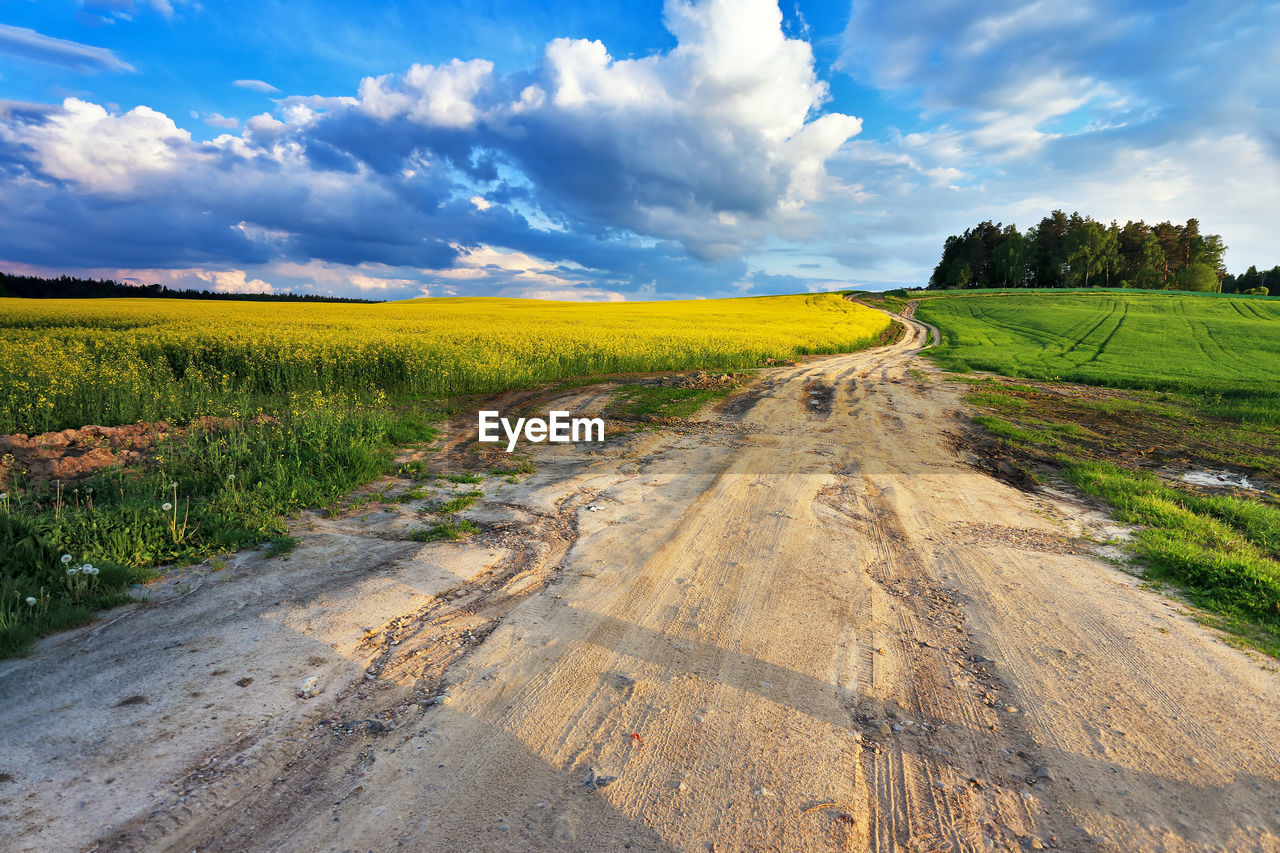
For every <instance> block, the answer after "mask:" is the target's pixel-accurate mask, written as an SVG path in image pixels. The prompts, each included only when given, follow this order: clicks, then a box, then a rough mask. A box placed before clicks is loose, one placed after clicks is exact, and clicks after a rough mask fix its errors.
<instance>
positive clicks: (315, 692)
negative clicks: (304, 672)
mask: <svg viewBox="0 0 1280 853" xmlns="http://www.w3.org/2000/svg"><path fill="white" fill-rule="evenodd" d="M323 692H324V686H323V685H322V684H320V677H319V676H318V675H313V676H311V677H310V678H308V679H307V680H306V681H304V682H302V686H301V687H299V688H298V698H299V699H312V698H315V697H316V696H319V695H320V694H321V693H323Z"/></svg>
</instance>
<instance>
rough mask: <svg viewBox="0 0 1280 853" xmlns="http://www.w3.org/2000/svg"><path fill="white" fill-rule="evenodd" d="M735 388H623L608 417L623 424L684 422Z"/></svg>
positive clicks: (641, 385) (724, 386) (639, 384)
mask: <svg viewBox="0 0 1280 853" xmlns="http://www.w3.org/2000/svg"><path fill="white" fill-rule="evenodd" d="M737 387H738V386H737V385H736V384H733V383H725V384H724V385H721V386H718V387H714V388H678V387H668V386H664V385H652V384H643V383H636V384H631V385H623V386H622V387H621V388H619V389H618V392H617V394H616V396H615V397H614V401H613V403H611V404H610V406H609V410H608V414H609V415H610V416H611V417H614V418H617V419H619V420H624V421H656V422H661V421H667V420H673V419H678V418H687V417H690V416H691V415H694V414H697V412H698V411H699V410H700V409H701V408H702V407H703V406H705V405H707V404H708V403H710V402H712V401H714V400H719V399H721V398H723V397H725V396H727V395H728V394H729V393H730V392H732V391H733V390H734V389H736V388H737Z"/></svg>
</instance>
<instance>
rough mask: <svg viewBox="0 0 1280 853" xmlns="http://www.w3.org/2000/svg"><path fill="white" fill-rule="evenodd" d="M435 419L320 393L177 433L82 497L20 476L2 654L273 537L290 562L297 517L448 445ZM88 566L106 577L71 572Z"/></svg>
mask: <svg viewBox="0 0 1280 853" xmlns="http://www.w3.org/2000/svg"><path fill="white" fill-rule="evenodd" d="M432 420H433V417H432V416H431V414H430V413H429V412H427V413H424V410H423V409H422V408H414V407H403V406H388V405H387V404H386V401H385V400H383V399H381V398H376V399H370V400H363V401H362V400H357V399H354V398H350V397H346V396H341V395H339V396H325V395H321V394H313V395H308V396H305V397H297V398H295V400H294V401H293V403H292V405H291V406H290V407H289V408H288V410H287V411H285V412H283V413H281V415H280V416H279V417H277V418H271V419H257V420H253V421H248V422H233V423H231V424H228V425H226V426H225V427H223V428H219V429H215V430H205V431H198V432H187V433H182V434H175V435H174V436H173V437H170V438H167V439H164V440H162V441H160V442H159V443H158V444H157V445H156V446H155V447H154V449H153V452H152V457H151V459H150V460H149V462H148V463H147V464H144V465H139V466H133V467H131V468H129V469H123V468H114V469H107V470H104V471H101V472H99V473H98V474H96V475H95V476H93V477H91V478H89V479H87V480H85V481H82V482H81V483H79V484H78V485H77V486H76V487H74V488H73V489H66V488H62V487H59V486H57V485H50V484H48V483H39V482H37V483H27V482H24V481H23V479H22V478H21V477H19V479H18V481H17V482H15V483H13V484H11V485H9V486H8V488H7V491H6V492H5V495H6V496H5V498H4V499H3V501H0V655H12V654H19V653H21V652H23V651H24V650H25V649H26V648H27V647H28V646H29V645H30V643H31V642H32V641H33V640H35V639H37V638H39V637H41V636H45V635H47V634H49V633H52V632H54V631H57V630H61V629H64V628H68V627H72V626H74V625H78V624H83V623H85V622H87V621H88V620H89V619H90V616H91V613H92V611H93V610H95V609H99V608H102V607H108V606H112V605H115V604H119V603H122V602H124V601H127V600H128V596H127V594H126V591H127V589H128V587H129V585H130V584H132V583H138V582H141V581H145V580H147V579H149V578H150V577H152V576H153V575H154V573H155V571H156V569H157V567H159V566H161V565H164V564H173V563H179V564H180V563H189V562H194V561H197V560H200V559H203V558H205V557H207V556H210V555H212V554H215V553H218V552H223V551H229V550H234V549H237V548H242V547H244V546H246V545H250V544H253V543H255V542H261V541H264V540H270V545H269V551H270V553H271V555H272V556H275V555H280V554H285V553H287V552H288V551H289V550H290V548H291V547H292V544H293V543H292V541H291V540H290V539H289V538H288V537H287V536H285V535H284V534H286V532H287V528H286V525H285V522H284V517H285V516H286V515H288V514H290V513H292V512H295V511H297V510H299V509H302V508H304V507H309V506H323V505H325V504H328V503H330V502H332V501H334V500H335V499H337V498H338V497H340V496H341V495H342V494H344V493H346V492H348V491H350V490H351V489H352V488H354V487H356V486H358V485H360V484H362V483H366V482H368V481H370V480H372V479H374V478H375V477H377V476H379V475H381V474H383V473H385V471H386V470H387V467H388V465H389V463H390V462H391V460H392V457H393V455H394V448H395V447H396V446H398V445H402V444H407V443H410V442H422V441H429V440H431V439H433V438H434V437H435V435H436V430H435V428H434V427H433V426H432ZM84 564H91V565H92V566H93V567H94V568H96V569H97V570H98V571H97V572H96V573H92V574H83V573H80V572H76V573H74V574H68V570H69V569H72V568H77V567H79V566H82V565H84ZM33 600H34V601H33Z"/></svg>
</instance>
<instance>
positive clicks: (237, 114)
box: [0, 0, 1280, 300]
mask: <svg viewBox="0 0 1280 853" xmlns="http://www.w3.org/2000/svg"><path fill="white" fill-rule="evenodd" d="M1278 200H1280V2H1249V0H1240V2H1235V3H1229V4H1224V3H1213V2H1198V0H1190V2H1172V3H1171V2H1121V0H1095V2H1076V3H1072V4H1062V3H1052V2H1045V0H1041V1H1040V2H1033V3H1010V2H1000V0H995V2H989V3H982V4H974V3H971V2H959V0H922V2H901V0H865V2H864V0H858V2H854V3H853V4H852V6H850V4H849V3H847V2H844V3H836V2H815V0H798V2H797V0H782V2H781V4H780V5H779V4H775V3H773V2H770V0H692V2H689V0H667V2H665V3H664V2H659V0H630V2H608V0H598V1H597V2H590V3H583V2H558V3H550V2H504V0H459V2H454V3H448V4H446V3H431V2H411V0H400V2H374V3H363V4H352V3H347V2H338V0H255V2H243V0H223V2H218V3H211V2H203V3H202V2H194V0H0V270H5V271H9V272H15V273H27V274H38V275H48V274H64V273H65V274H71V275H81V276H91V277H109V278H114V279H117V280H127V281H137V282H144V283H151V282H159V283H162V284H168V285H170V286H175V287H198V288H213V289H219V290H253V291H270V290H275V291H283V290H293V291H296V292H304V293H306V292H311V293H322V294H335V295H346V296H363V297H366V298H373V299H403V298H411V297H417V296H423V295H429V296H453V295H461V296H474V295H494V296H526V297H540V298H554V299H613V300H617V299H629V300H635V299H655V298H658V299H667V298H692V297H704V296H705V297H721V296H742V295H757V294H768V293H792V292H805V291H824V290H832V289H836V288H843V287H862V288H869V289H882V288H885V287H896V286H901V285H908V286H910V285H922V284H924V283H926V282H927V280H928V277H929V273H930V272H931V270H932V268H933V266H934V264H936V263H937V261H938V258H939V256H940V253H941V247H942V241H943V239H944V238H945V237H946V236H947V235H948V234H953V233H959V232H960V231H962V230H963V229H964V228H966V227H968V226H971V225H974V224H976V223H977V222H978V221H981V220H985V219H991V220H994V221H999V222H1003V223H1005V224H1008V223H1016V224H1017V225H1018V226H1019V227H1020V228H1023V229H1025V228H1027V227H1029V226H1031V225H1034V224H1035V223H1036V222H1037V221H1038V220H1039V219H1040V218H1041V217H1042V216H1043V215H1045V214H1046V213H1047V212H1048V211H1050V210H1052V209H1054V208H1062V209H1064V210H1067V211H1072V210H1079V211H1080V212H1081V213H1087V214H1090V215H1092V216H1094V217H1096V218H1098V219H1100V220H1104V221H1109V220H1111V219H1117V220H1119V221H1121V222H1123V221H1125V220H1127V219H1145V220H1147V221H1148V222H1153V221H1159V220H1164V219H1172V220H1174V221H1177V222H1182V221H1185V220H1186V219H1187V218H1189V217H1196V218H1198V219H1199V220H1200V223H1201V228H1202V230H1204V231H1207V232H1212V233H1217V234H1221V235H1222V236H1223V238H1224V240H1225V242H1226V244H1227V246H1228V252H1227V256H1226V262H1227V266H1228V268H1229V269H1230V270H1231V271H1232V272H1237V273H1238V272H1241V271H1243V270H1244V269H1245V268H1246V267H1248V266H1249V265H1251V264H1256V265H1257V266H1259V267H1271V266H1274V265H1276V264H1277V263H1280V245H1277V244H1278V243H1280V240H1278V239H1277V235H1278V234H1280V204H1278V203H1277V202H1278Z"/></svg>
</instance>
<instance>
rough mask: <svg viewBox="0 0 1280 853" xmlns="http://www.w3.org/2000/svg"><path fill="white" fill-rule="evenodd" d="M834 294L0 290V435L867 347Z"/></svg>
mask: <svg viewBox="0 0 1280 853" xmlns="http://www.w3.org/2000/svg"><path fill="white" fill-rule="evenodd" d="M888 325H889V320H888V318H887V317H885V316H884V315H883V314H880V313H878V312H875V311H872V310H870V309H868V308H865V307H863V306H860V305H855V304H853V303H851V302H848V301H847V300H844V299H842V298H841V297H840V296H839V295H837V294H819V295H810V296H776V297H759V298H749V299H724V300H698V301H687V302H645V303H609V304H598V303H567V302H543V301H532V300H517V299H488V298H472V299H423V300H413V301H409V302H392V303H383V304H376V305H362V304H329V303H322V304H308V303H272V302H215V301H207V302H206V301H192V300H166V299H100V300H19V299H0V348H2V349H0V352H3V358H0V432H4V433H12V432H43V431H47V430H53V429H63V428H66V427H77V426H83V425H85V424H90V423H96V424H100V425H108V426H109V425H114V424H121V423H131V422H135V421H144V420H160V419H165V420H170V421H175V422H182V421H185V420H189V419H191V418H195V417H200V416H204V415H213V416H230V417H243V416H246V415H249V414H252V413H253V412H254V411H256V410H258V409H261V408H263V407H264V406H265V407H266V408H267V409H268V410H270V409H271V407H272V405H273V401H278V402H279V404H281V405H286V404H287V402H286V401H287V400H288V395H289V394H290V393H298V392H304V391H319V392H324V393H341V394H343V395H356V396H360V395H365V394H375V393H377V392H384V393H388V394H393V395H394V394H399V393H409V394H418V395H432V396H450V395H455V394H465V393H473V392H492V391H501V390H506V389H510V388H517V387H527V386H531V385H536V384H538V383H540V382H545V381H548V380H554V379H560V378H563V377H567V376H579V375H591V374H600V373H625V372H634V371H656V370H680V369H690V368H719V369H741V368H748V367H756V366H759V365H761V364H763V363H764V361H765V359H767V358H771V357H772V358H775V359H777V358H790V357H793V356H797V355H802V354H810V353H829V352H842V351H849V350H854V349H859V348H862V347H865V346H868V345H869V344H871V343H872V342H873V341H874V340H875V339H876V338H877V337H878V336H879V335H880V334H881V333H882V332H883V331H884V330H885V329H886V328H887V327H888Z"/></svg>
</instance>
